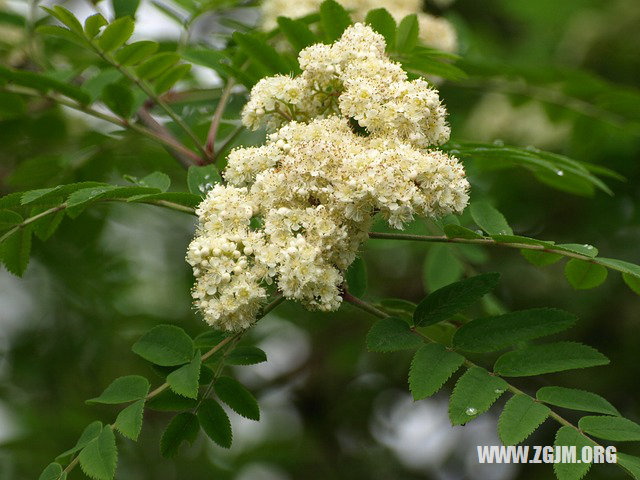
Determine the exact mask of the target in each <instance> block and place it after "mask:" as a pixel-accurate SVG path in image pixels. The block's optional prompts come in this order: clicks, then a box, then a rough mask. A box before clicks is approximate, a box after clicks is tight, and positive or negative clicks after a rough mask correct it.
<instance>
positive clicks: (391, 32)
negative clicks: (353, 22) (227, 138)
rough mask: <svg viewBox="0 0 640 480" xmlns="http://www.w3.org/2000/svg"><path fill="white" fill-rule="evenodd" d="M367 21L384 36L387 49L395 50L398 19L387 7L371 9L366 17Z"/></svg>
mask: <svg viewBox="0 0 640 480" xmlns="http://www.w3.org/2000/svg"><path fill="white" fill-rule="evenodd" d="M365 23H367V24H368V25H371V28H373V29H374V30H375V31H376V32H378V33H379V34H380V35H382V36H383V37H384V39H385V41H386V43H387V51H389V50H393V48H394V46H395V40H396V21H395V20H394V19H393V17H392V16H391V14H390V13H389V12H388V11H387V10H386V9H384V8H376V9H374V10H370V11H369V13H367V17H366V18H365Z"/></svg>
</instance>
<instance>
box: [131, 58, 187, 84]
mask: <svg viewBox="0 0 640 480" xmlns="http://www.w3.org/2000/svg"><path fill="white" fill-rule="evenodd" d="M179 60H180V55H178V54H177V53H174V52H162V53H157V54H155V55H153V56H152V57H150V58H148V59H147V60H145V61H144V62H142V63H141V64H140V65H138V67H137V68H136V73H137V74H138V76H139V77H140V78H144V79H147V80H151V79H153V78H155V77H157V76H158V75H160V74H161V73H163V72H164V71H166V70H168V69H169V68H171V67H172V66H173V65H175V64H176V63H178V61H179Z"/></svg>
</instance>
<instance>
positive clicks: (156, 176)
mask: <svg viewBox="0 0 640 480" xmlns="http://www.w3.org/2000/svg"><path fill="white" fill-rule="evenodd" d="M138 184H139V185H141V186H143V187H149V188H157V189H158V190H160V191H162V192H166V191H167V189H168V188H169V187H170V186H171V179H170V178H169V175H167V174H166V173H162V172H153V173H150V174H149V175H146V176H144V177H142V178H141V179H140V180H139V181H138Z"/></svg>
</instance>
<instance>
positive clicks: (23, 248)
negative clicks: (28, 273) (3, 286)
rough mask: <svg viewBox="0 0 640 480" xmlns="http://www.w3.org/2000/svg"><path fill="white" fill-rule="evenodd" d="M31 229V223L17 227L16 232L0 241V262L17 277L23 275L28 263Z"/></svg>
mask: <svg viewBox="0 0 640 480" xmlns="http://www.w3.org/2000/svg"><path fill="white" fill-rule="evenodd" d="M32 231H33V229H32V227H31V225H28V226H26V227H23V228H20V229H18V231H17V232H15V233H13V234H11V235H10V236H9V238H7V239H6V240H4V241H3V242H2V243H0V259H2V263H4V266H5V267H7V270H9V271H10V272H11V273H13V274H14V275H17V276H18V277H21V276H22V275H24V272H25V270H26V269H27V265H29V256H30V255H31V236H32Z"/></svg>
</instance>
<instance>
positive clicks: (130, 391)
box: [87, 375, 149, 404]
mask: <svg viewBox="0 0 640 480" xmlns="http://www.w3.org/2000/svg"><path fill="white" fill-rule="evenodd" d="M147 393H149V381H148V380H147V379H146V378H144V377H141V376H140V375H127V376H126V377H119V378H116V379H115V380H114V381H113V382H112V383H111V385H109V386H108V387H107V388H106V389H105V391H104V392H102V394H101V395H100V396H99V397H96V398H92V399H90V400H87V403H107V404H117V403H128V402H133V401H134V400H140V399H141V398H144V397H146V396H147Z"/></svg>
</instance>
